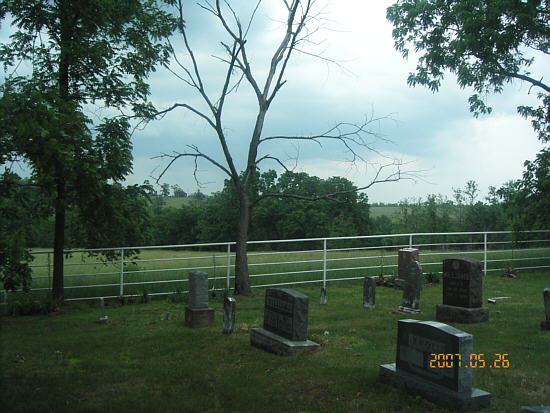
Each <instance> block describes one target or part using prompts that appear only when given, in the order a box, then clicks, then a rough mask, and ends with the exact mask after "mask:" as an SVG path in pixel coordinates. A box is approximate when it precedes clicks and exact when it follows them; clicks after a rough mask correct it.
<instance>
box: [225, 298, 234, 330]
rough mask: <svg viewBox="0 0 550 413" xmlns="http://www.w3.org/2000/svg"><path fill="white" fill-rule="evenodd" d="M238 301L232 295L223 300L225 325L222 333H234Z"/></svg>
mask: <svg viewBox="0 0 550 413" xmlns="http://www.w3.org/2000/svg"><path fill="white" fill-rule="evenodd" d="M236 307H237V305H236V302H235V299H234V298H232V297H225V298H224V300H223V325H222V333H224V334H232V333H233V332H234V331H235V310H236Z"/></svg>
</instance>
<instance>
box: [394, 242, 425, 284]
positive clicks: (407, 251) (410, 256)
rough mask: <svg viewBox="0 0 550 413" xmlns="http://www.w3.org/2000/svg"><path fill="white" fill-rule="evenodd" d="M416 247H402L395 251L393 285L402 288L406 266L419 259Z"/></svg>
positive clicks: (405, 275)
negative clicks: (395, 261) (395, 275)
mask: <svg viewBox="0 0 550 413" xmlns="http://www.w3.org/2000/svg"><path fill="white" fill-rule="evenodd" d="M418 257H419V255H418V249H417V248H403V249H400V250H399V251H398V252H397V278H396V279H395V280H394V287H395V288H397V289H399V290H402V289H403V288H404V286H405V281H406V280H405V279H406V277H407V267H408V266H409V264H410V263H411V262H413V261H420V260H419V258H418Z"/></svg>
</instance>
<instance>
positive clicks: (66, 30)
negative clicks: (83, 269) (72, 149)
mask: <svg viewBox="0 0 550 413" xmlns="http://www.w3.org/2000/svg"><path fill="white" fill-rule="evenodd" d="M69 13H70V7H69V5H68V3H67V2H66V1H60V3H59V15H60V25H59V27H60V44H59V46H60V49H61V50H60V54H59V74H58V76H59V78H58V86H59V97H60V98H61V100H62V102H63V103H64V102H69V101H70V98H69V66H70V55H69V50H70V42H71V28H70V18H69ZM60 110H61V111H66V110H67V109H66V107H65V106H62V107H61V108H60ZM66 132H68V131H66ZM68 133H70V132H68ZM63 168H64V166H63V160H62V157H60V158H59V159H58V160H57V167H56V169H55V173H56V179H57V184H56V187H57V188H56V189H57V197H56V200H55V224H54V241H53V280H52V298H53V299H54V300H55V302H56V303H58V304H61V303H62V302H63V298H64V292H63V265H64V262H63V249H64V248H65V213H66V209H67V202H66V193H65V192H66V188H65V175H64V173H63V172H64V171H63Z"/></svg>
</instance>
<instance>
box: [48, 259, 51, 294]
mask: <svg viewBox="0 0 550 413" xmlns="http://www.w3.org/2000/svg"><path fill="white" fill-rule="evenodd" d="M48 288H49V290H50V291H51V290H52V270H51V259H50V253H49V252H48Z"/></svg>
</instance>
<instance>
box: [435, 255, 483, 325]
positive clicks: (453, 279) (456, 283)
mask: <svg viewBox="0 0 550 413" xmlns="http://www.w3.org/2000/svg"><path fill="white" fill-rule="evenodd" d="M481 268H482V266H481V262H480V261H479V260H476V259H474V258H448V259H445V260H443V304H438V305H437V306H436V315H435V318H436V320H437V321H444V322H455V323H480V322H484V321H487V320H489V309H488V308H487V307H482V302H483V273H482V270H481Z"/></svg>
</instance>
